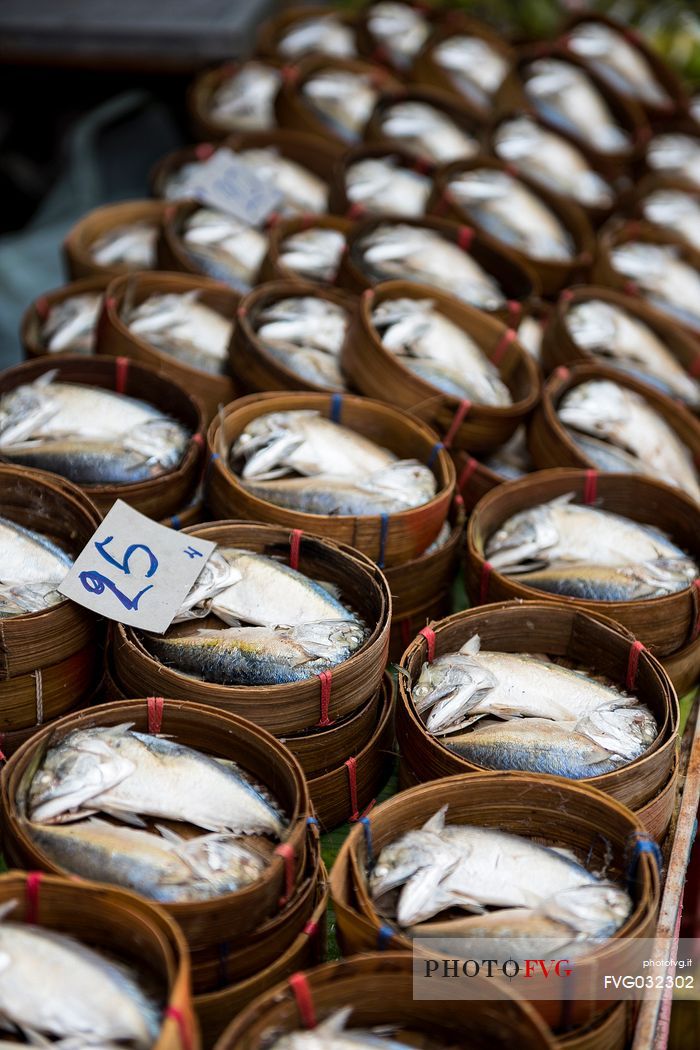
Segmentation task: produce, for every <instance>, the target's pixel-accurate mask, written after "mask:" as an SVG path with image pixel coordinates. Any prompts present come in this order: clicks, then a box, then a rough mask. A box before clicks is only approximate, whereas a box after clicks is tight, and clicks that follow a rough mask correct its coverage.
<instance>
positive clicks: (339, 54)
mask: <svg viewBox="0 0 700 1050" xmlns="http://www.w3.org/2000/svg"><path fill="white" fill-rule="evenodd" d="M277 50H278V51H279V53H280V54H281V55H283V56H284V57H285V58H290V59H298V58H302V57H303V56H304V55H309V54H321V55H329V56H332V57H334V58H354V57H355V56H356V55H357V48H356V47H355V34H354V32H353V30H352V29H351V27H350V26H348V25H346V24H345V23H344V22H343V21H342V20H341V19H340V18H339V17H338V15H336V14H333V13H330V14H327V15H314V16H313V17H312V18H299V19H296V20H295V21H294V22H293V23H292V25H291V26H290V27H289V28H288V29H287V30H286V31H285V32H284V33H283V34H282V36H281V37H280V39H279V40H278V41H277Z"/></svg>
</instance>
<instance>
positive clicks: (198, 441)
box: [192, 431, 204, 448]
mask: <svg viewBox="0 0 700 1050" xmlns="http://www.w3.org/2000/svg"><path fill="white" fill-rule="evenodd" d="M192 440H193V442H194V443H195V445H199V447H200V448H204V434H200V433H199V431H197V433H196V434H193V435H192Z"/></svg>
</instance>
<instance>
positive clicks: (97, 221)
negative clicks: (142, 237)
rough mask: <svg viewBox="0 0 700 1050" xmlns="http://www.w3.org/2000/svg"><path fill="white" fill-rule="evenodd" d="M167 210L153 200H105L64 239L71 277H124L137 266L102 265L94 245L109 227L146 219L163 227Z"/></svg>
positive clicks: (73, 278)
mask: <svg viewBox="0 0 700 1050" xmlns="http://www.w3.org/2000/svg"><path fill="white" fill-rule="evenodd" d="M164 213H165V206H164V205H163V203H162V202H161V201H151V200H143V201H139V200H135V201H123V202H121V203H120V204H106V205H104V206H103V207H101V208H94V209H93V210H92V211H90V212H88V213H87V215H84V216H83V217H82V219H79V220H78V222H77V223H76V224H75V226H73V227H72V229H71V230H70V231H69V232H68V235H67V236H66V239H65V240H64V242H63V257H64V261H65V265H66V269H67V271H68V275H69V277H70V279H71V280H72V281H77V280H80V279H81V278H83V277H110V278H112V277H121V275H122V274H123V273H130V272H132V270H133V269H134V267H130V266H127V265H126V264H124V263H114V264H113V265H110V266H100V264H99V263H97V262H95V260H94V258H93V256H92V252H91V246H92V245H93V244H94V243H95V241H96V240H98V239H99V238H100V237H102V236H103V235H104V234H106V233H108V232H109V230H114V229H116V228H117V227H118V226H125V225H129V224H131V223H142V222H145V223H149V224H152V225H153V226H156V227H158V229H160V227H161V225H162V223H163V217H164ZM140 269H143V267H140Z"/></svg>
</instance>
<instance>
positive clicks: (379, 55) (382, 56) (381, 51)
mask: <svg viewBox="0 0 700 1050" xmlns="http://www.w3.org/2000/svg"><path fill="white" fill-rule="evenodd" d="M369 57H370V58H371V60H372V61H373V62H379V63H384V64H387V63H388V64H391V58H390V55H389V52H388V51H387V49H386V48H385V47H384V45H383V44H377V46H376V47H375V49H374V51H373V52H372V54H371V55H370V56H369Z"/></svg>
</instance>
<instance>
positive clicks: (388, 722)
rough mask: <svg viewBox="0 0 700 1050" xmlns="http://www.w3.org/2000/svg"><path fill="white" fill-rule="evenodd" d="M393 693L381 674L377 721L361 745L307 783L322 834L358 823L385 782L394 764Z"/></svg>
mask: <svg viewBox="0 0 700 1050" xmlns="http://www.w3.org/2000/svg"><path fill="white" fill-rule="evenodd" d="M394 692H395V690H394V683H393V680H392V678H391V675H390V674H389V673H388V672H385V674H384V680H383V682H382V691H381V706H380V708H379V712H378V718H377V720H376V723H375V725H373V726H372V727H371V730H370V733H369V735H368V737H367V738H366V739H365V740H364V741H362V746H361V747H360V748H358V750H357V751H354V752H348V751H346V752H345V758H344V760H343V761H342V762H341V763H340V764H339V765H338V766H337V767H336V768H334V769H331V770H330V771H329V772H327V773H324V774H323V775H322V776H318V777H311V778H310V779H309V780H308V785H309V794H310V796H311V801H312V803H313V807H314V812H315V814H316V817H317V818H318V822H319V824H320V826H321V830H322V831H330V830H331V828H335V827H338V825H339V824H344V823H345V822H346V821H347V820H350V821H356V820H358V819H359V817H360V814H361V813H363V812H365V811H366V810H367V809H368V807H371V806H372V804H373V803H374V801H375V800H376V798H377V795H378V794H379V791H380V790H381V788H382V787H383V786H384V784H385V783H386V781H387V780H388V779H389V775H390V773H391V769H392V766H393V762H394V746H393V745H394Z"/></svg>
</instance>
